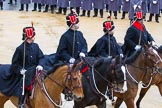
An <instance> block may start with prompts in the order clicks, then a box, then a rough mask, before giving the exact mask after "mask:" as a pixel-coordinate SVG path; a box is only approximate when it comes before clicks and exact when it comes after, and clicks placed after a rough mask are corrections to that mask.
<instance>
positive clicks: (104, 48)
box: [88, 16, 123, 58]
mask: <svg viewBox="0 0 162 108" xmlns="http://www.w3.org/2000/svg"><path fill="white" fill-rule="evenodd" d="M108 19H110V20H107V21H105V22H103V32H104V35H103V36H102V37H101V38H99V39H98V40H97V42H96V43H95V44H94V46H93V47H92V48H91V50H90V52H89V53H88V55H89V56H93V57H111V58H114V57H115V56H116V55H120V56H122V57H123V52H122V49H121V48H120V46H119V45H118V43H117V41H116V38H115V36H114V28H115V25H114V22H113V21H111V18H110V16H108Z"/></svg>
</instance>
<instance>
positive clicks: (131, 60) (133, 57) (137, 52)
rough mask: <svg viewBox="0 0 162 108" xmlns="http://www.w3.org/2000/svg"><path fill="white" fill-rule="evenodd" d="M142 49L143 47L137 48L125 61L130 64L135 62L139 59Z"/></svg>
mask: <svg viewBox="0 0 162 108" xmlns="http://www.w3.org/2000/svg"><path fill="white" fill-rule="evenodd" d="M141 51H142V49H141V50H136V51H135V52H134V53H133V54H132V55H131V56H129V57H127V58H126V60H125V63H126V64H128V63H132V62H134V61H135V60H136V59H137V57H138V56H139V55H140V53H141Z"/></svg>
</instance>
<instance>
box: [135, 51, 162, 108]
mask: <svg viewBox="0 0 162 108" xmlns="http://www.w3.org/2000/svg"><path fill="white" fill-rule="evenodd" d="M159 55H160V57H162V51H161V52H160V53H159ZM157 71H158V70H157ZM159 71H160V73H157V72H156V70H155V72H154V74H152V75H151V76H152V77H153V78H152V80H151V79H150V77H151V76H149V77H145V78H144V80H143V83H144V84H145V86H147V87H144V88H142V89H141V91H140V95H139V98H138V100H137V102H136V106H137V108H140V102H141V101H142V99H143V97H144V96H145V94H146V93H147V91H148V90H149V88H150V87H151V85H156V86H157V87H158V89H159V92H160V94H161V96H162V74H161V73H162V70H159Z"/></svg>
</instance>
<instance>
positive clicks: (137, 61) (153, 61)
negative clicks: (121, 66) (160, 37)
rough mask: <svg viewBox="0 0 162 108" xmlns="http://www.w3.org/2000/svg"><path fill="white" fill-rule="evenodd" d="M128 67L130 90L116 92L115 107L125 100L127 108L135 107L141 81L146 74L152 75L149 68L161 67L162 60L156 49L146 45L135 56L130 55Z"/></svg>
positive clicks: (127, 61)
mask: <svg viewBox="0 0 162 108" xmlns="http://www.w3.org/2000/svg"><path fill="white" fill-rule="evenodd" d="M137 52H138V51H137ZM137 55H138V56H137ZM159 59H160V61H159ZM132 60H134V61H132ZM126 67H127V69H126V73H127V84H128V85H127V87H128V90H127V92H125V93H116V92H114V96H117V100H116V103H115V108H119V106H120V105H121V103H122V102H123V101H124V102H125V103H126V106H127V108H135V104H134V99H135V97H136V95H137V91H138V84H139V82H140V81H143V78H144V77H145V75H146V74H150V75H151V73H149V72H148V69H150V68H156V67H158V68H159V67H160V68H161V67H162V61H161V58H159V55H158V53H157V51H156V50H155V49H153V48H152V47H146V48H144V49H143V50H142V51H141V52H140V53H139V54H138V53H134V56H133V57H132V56H130V58H128V59H127V60H126Z"/></svg>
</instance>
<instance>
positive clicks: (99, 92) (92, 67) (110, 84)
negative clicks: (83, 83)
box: [84, 58, 113, 99]
mask: <svg viewBox="0 0 162 108" xmlns="http://www.w3.org/2000/svg"><path fill="white" fill-rule="evenodd" d="M84 60H85V61H86V63H87V64H88V65H89V66H90V67H91V69H92V77H93V82H94V86H95V89H96V90H95V89H93V86H92V83H91V80H90V85H91V87H92V90H93V91H94V92H95V93H96V94H97V95H98V94H100V95H101V96H104V97H105V98H106V99H107V96H106V95H105V94H106V93H107V89H106V92H105V94H103V93H102V92H101V91H100V90H99V89H98V87H97V85H96V81H95V77H94V71H95V72H96V73H97V74H98V75H99V76H100V77H101V78H102V79H103V80H104V81H106V82H107V83H108V86H110V87H111V88H112V87H113V86H112V83H111V82H110V81H108V80H107V79H106V78H105V77H104V76H102V75H101V74H100V73H99V72H98V71H97V70H96V69H95V68H94V65H92V64H91V63H90V62H89V61H88V60H87V59H86V58H84Z"/></svg>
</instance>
